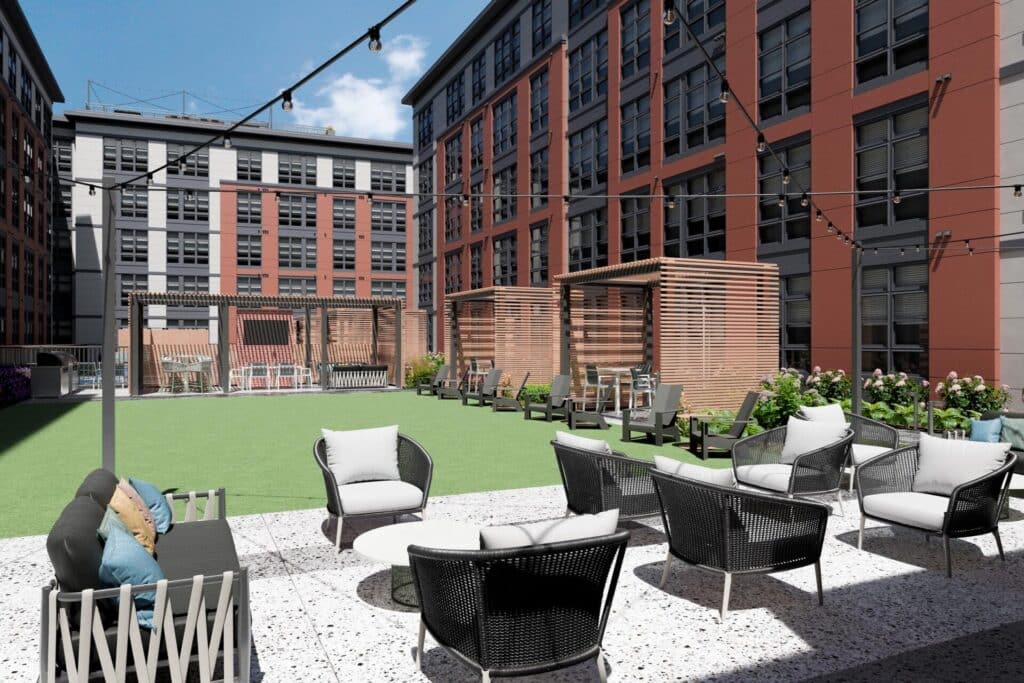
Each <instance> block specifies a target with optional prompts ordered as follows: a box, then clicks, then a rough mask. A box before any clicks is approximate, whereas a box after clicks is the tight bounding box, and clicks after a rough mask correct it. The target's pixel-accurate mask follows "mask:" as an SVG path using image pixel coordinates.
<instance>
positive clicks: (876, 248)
mask: <svg viewBox="0 0 1024 683" xmlns="http://www.w3.org/2000/svg"><path fill="white" fill-rule="evenodd" d="M875 256H878V247H875Z"/></svg>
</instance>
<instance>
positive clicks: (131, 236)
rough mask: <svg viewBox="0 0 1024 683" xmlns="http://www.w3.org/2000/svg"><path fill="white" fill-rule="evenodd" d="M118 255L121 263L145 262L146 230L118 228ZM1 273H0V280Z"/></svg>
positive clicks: (147, 243) (147, 258)
mask: <svg viewBox="0 0 1024 683" xmlns="http://www.w3.org/2000/svg"><path fill="white" fill-rule="evenodd" d="M117 235H118V241H119V243H120V247H121V248H120V251H119V256H120V259H121V261H122V262H123V263H146V262H147V261H148V260H149V231H148V230H118V231H117ZM2 278H3V274H2V273H0V282H2Z"/></svg>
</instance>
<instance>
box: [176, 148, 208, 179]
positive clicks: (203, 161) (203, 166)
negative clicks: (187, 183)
mask: <svg viewBox="0 0 1024 683" xmlns="http://www.w3.org/2000/svg"><path fill="white" fill-rule="evenodd" d="M189 149H190V147H187V146H185V145H167V173H168V174H169V175H176V176H184V177H187V178H206V177H208V176H209V175H210V152H209V150H206V149H202V150H199V151H198V152H193V153H192V154H189V155H188V157H186V158H185V160H184V161H179V158H180V157H181V155H182V154H185V153H186V152H187V151H188V150H189Z"/></svg>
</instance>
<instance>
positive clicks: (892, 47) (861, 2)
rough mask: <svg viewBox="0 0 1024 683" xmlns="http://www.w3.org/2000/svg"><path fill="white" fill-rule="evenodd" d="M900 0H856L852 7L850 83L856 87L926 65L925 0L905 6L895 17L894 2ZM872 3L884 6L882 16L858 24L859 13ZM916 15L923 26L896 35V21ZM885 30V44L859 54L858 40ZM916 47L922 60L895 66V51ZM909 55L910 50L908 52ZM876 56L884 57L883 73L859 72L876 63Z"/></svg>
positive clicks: (926, 25) (877, 57) (926, 29)
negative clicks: (866, 24) (876, 21)
mask: <svg viewBox="0 0 1024 683" xmlns="http://www.w3.org/2000/svg"><path fill="white" fill-rule="evenodd" d="M899 1H900V0H857V4H856V5H855V6H854V10H853V14H854V83H855V84H856V85H857V86H863V85H869V84H873V83H876V82H879V81H884V79H887V78H890V77H893V76H896V75H898V74H900V73H904V72H909V71H911V70H918V69H922V68H926V67H927V65H928V13H929V10H930V8H929V6H928V0H921V4H920V5H918V6H916V7H911V8H909V9H905V10H904V11H902V12H901V13H900V14H899V15H898V16H897V15H896V3H897V2H899ZM872 5H879V6H884V9H885V17H884V19H883V21H882V22H881V23H879V24H874V25H872V26H869V27H862V26H861V21H862V12H863V11H864V10H866V9H867V8H869V7H870V6H872ZM913 15H917V17H918V22H919V23H922V22H923V26H924V28H923V29H919V30H917V31H915V32H913V33H911V34H909V35H905V36H903V37H902V38H899V37H897V32H896V24H897V22H898V21H899V20H900V19H906V18H909V17H912V16H913ZM878 29H881V32H884V33H885V45H883V46H881V47H878V48H875V49H873V50H869V51H867V52H865V53H864V54H861V44H860V43H861V40H862V39H863V38H864V37H865V34H870V33H876V34H877V33H880V31H878ZM907 49H911V50H914V49H916V51H917V53H918V54H923V59H922V58H918V59H915V60H913V61H909V62H907V63H906V64H901V65H897V54H898V53H900V52H901V51H903V50H907ZM910 55H911V56H913V55H914V52H913V51H912V52H910ZM879 58H882V59H884V61H885V68H884V72H877V73H875V72H872V75H870V76H867V75H862V69H863V70H866V66H867V65H870V64H873V63H875V62H877V60H878V59H879Z"/></svg>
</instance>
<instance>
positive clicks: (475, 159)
mask: <svg viewBox="0 0 1024 683" xmlns="http://www.w3.org/2000/svg"><path fill="white" fill-rule="evenodd" d="M483 165H484V119H483V117H479V118H477V119H476V120H475V121H473V123H471V124H470V126H469V167H470V169H471V170H473V171H475V170H477V169H478V168H481V167H482V166H483Z"/></svg>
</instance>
